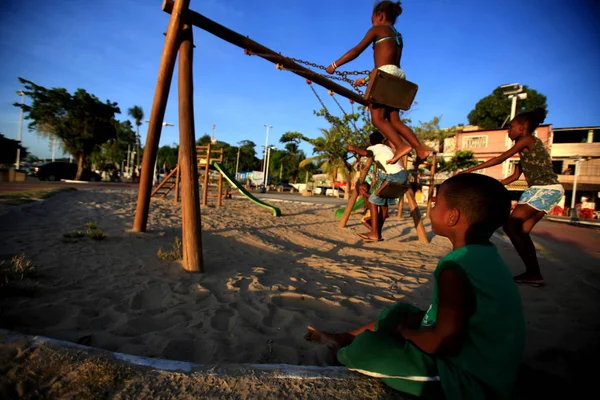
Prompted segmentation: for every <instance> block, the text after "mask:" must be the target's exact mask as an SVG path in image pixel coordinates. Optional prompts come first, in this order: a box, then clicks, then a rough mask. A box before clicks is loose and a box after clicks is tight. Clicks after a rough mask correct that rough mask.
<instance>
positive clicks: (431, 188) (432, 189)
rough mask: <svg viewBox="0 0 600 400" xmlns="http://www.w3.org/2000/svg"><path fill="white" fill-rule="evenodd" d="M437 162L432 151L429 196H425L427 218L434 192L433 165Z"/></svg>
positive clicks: (435, 155)
mask: <svg viewBox="0 0 600 400" xmlns="http://www.w3.org/2000/svg"><path fill="white" fill-rule="evenodd" d="M436 164H437V154H436V153H433V158H432V161H431V174H430V176H431V178H429V196H427V214H426V215H425V218H429V215H430V214H431V199H433V195H434V194H435V193H434V192H435V167H436Z"/></svg>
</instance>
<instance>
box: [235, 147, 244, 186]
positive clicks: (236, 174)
mask: <svg viewBox="0 0 600 400" xmlns="http://www.w3.org/2000/svg"><path fill="white" fill-rule="evenodd" d="M241 149H242V148H241V147H238V153H237V161H236V162H235V179H238V168H239V166H240V150H241ZM238 180H239V179H238Z"/></svg>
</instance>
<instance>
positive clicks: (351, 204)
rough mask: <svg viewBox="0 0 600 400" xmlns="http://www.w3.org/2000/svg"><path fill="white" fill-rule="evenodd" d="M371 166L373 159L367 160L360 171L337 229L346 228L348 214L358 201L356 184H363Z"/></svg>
mask: <svg viewBox="0 0 600 400" xmlns="http://www.w3.org/2000/svg"><path fill="white" fill-rule="evenodd" d="M371 164H373V158H369V159H367V162H366V163H365V166H364V167H363V168H362V169H361V171H360V175H359V177H358V180H357V181H356V184H355V185H354V189H353V190H352V192H350V198H349V199H348V204H347V205H346V209H345V210H344V214H343V215H342V219H340V222H339V223H338V227H340V228H345V227H346V224H347V223H348V219H350V214H352V209H353V208H354V203H356V200H357V199H358V188H357V185H358V183H362V182H364V180H365V178H366V177H367V174H368V173H369V168H371Z"/></svg>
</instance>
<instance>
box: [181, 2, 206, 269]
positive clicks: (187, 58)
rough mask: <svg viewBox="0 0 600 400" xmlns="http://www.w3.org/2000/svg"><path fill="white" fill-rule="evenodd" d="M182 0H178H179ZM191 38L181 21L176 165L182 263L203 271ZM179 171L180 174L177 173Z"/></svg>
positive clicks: (192, 42)
mask: <svg viewBox="0 0 600 400" xmlns="http://www.w3.org/2000/svg"><path fill="white" fill-rule="evenodd" d="M179 1H181V0H179ZM193 54H194V40H193V35H192V27H191V26H190V25H187V24H186V25H184V26H183V30H182V33H181V45H180V47H179V71H178V78H179V85H178V92H179V156H180V157H179V169H180V174H181V189H182V196H181V200H182V202H181V220H182V222H183V221H185V222H184V223H183V224H182V245H183V254H184V265H183V267H184V268H185V269H186V270H187V271H190V272H204V263H203V259H202V224H201V217H200V193H199V191H198V185H197V183H196V182H197V181H198V169H197V168H196V144H195V141H196V140H195V137H194V136H195V134H194V132H195V128H194V80H193V67H192V64H193ZM178 175H179V174H178Z"/></svg>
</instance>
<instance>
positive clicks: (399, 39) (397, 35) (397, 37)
mask: <svg viewBox="0 0 600 400" xmlns="http://www.w3.org/2000/svg"><path fill="white" fill-rule="evenodd" d="M388 26H389V27H390V28H392V30H393V31H394V35H393V36H386V37H382V38H381V39H377V40H376V41H375V42H373V48H375V45H376V44H377V43H379V42H383V41H384V40H388V39H395V40H396V44H397V45H398V46H400V47H402V35H401V34H400V32H398V31H397V30H396V28H394V25H388Z"/></svg>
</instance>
